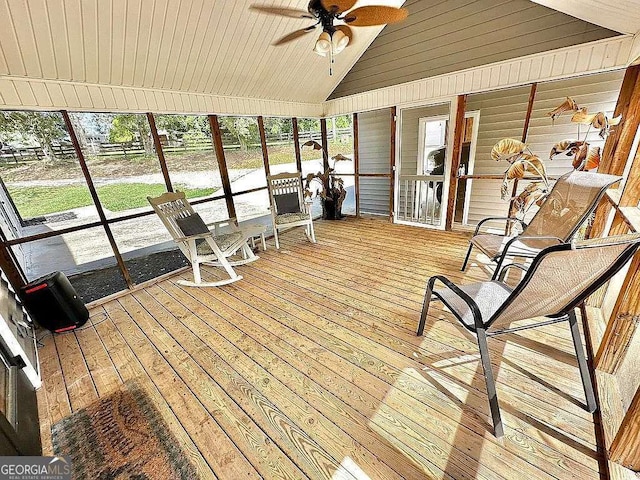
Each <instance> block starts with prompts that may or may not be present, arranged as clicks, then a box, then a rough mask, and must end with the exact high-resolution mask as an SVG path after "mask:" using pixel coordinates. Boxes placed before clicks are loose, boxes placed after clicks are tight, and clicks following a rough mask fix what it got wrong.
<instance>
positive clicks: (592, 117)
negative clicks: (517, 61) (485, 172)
mask: <svg viewBox="0 0 640 480" xmlns="http://www.w3.org/2000/svg"><path fill="white" fill-rule="evenodd" d="M564 112H574V113H573V115H572V117H571V121H572V122H573V123H576V124H577V125H578V127H577V128H578V135H577V137H578V139H577V140H572V139H568V140H562V141H560V142H558V143H556V144H555V145H554V146H553V148H552V149H551V152H550V154H549V160H553V159H554V158H555V157H557V156H559V155H566V156H569V157H571V156H573V160H572V165H573V168H574V169H575V170H594V169H596V168H598V166H599V165H600V155H601V153H600V147H595V146H591V145H589V143H588V142H587V138H588V135H589V133H590V132H591V129H592V128H595V129H597V130H599V135H600V137H601V138H603V139H604V138H606V137H607V136H608V135H609V133H611V127H614V126H616V125H618V124H619V123H620V121H621V119H622V117H620V116H618V117H615V118H609V117H607V116H606V115H605V113H604V112H598V113H595V114H589V113H588V111H587V108H586V107H579V106H578V104H577V103H576V102H575V100H573V99H572V98H571V97H567V98H566V100H565V101H564V102H563V103H562V104H561V105H559V106H558V107H556V108H554V109H553V110H552V111H550V112H549V113H547V115H548V116H550V117H551V119H552V121H555V119H556V118H558V117H559V116H560V115H562V114H563V113H564ZM580 125H588V128H587V129H586V132H585V133H584V136H583V137H582V140H580V137H581V135H580ZM491 158H492V159H494V160H496V161H501V160H505V161H507V162H508V163H509V164H510V165H509V168H507V170H506V171H505V172H504V179H503V182H502V187H501V190H500V192H501V197H502V199H503V200H504V199H506V198H507V195H508V192H509V187H510V185H511V182H512V181H513V180H514V179H522V178H526V174H527V172H529V173H530V174H532V175H531V176H533V177H536V178H539V179H540V180H539V181H536V182H532V183H530V184H529V185H528V186H527V187H526V188H525V189H524V190H523V191H522V192H521V193H520V194H519V195H517V196H515V197H513V198H512V199H511V200H513V202H512V204H511V208H510V211H509V216H518V215H520V216H521V217H524V215H525V214H526V212H527V211H528V210H529V209H530V208H531V207H532V206H533V205H534V204H536V205H538V206H540V205H541V204H542V202H544V200H545V198H546V197H547V195H548V194H549V192H550V191H551V188H550V184H549V178H548V176H547V170H546V167H545V163H544V161H543V160H542V159H541V158H540V157H538V156H537V155H534V154H533V152H531V150H530V149H529V147H528V145H527V144H526V143H524V142H521V141H519V140H514V139H512V138H504V139H502V140H500V141H499V142H498V143H496V144H495V145H494V147H493V149H492V150H491Z"/></svg>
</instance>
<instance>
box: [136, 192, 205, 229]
mask: <svg viewBox="0 0 640 480" xmlns="http://www.w3.org/2000/svg"><path fill="white" fill-rule="evenodd" d="M147 200H149V203H150V204H151V206H152V207H153V209H154V210H155V212H156V213H157V214H158V216H159V217H160V220H162V223H163V224H164V226H165V227H167V230H169V233H170V234H171V237H172V238H173V239H174V240H176V239H178V238H183V237H184V234H183V233H182V229H181V228H180V227H179V226H178V223H177V222H176V219H177V218H185V217H189V216H191V215H193V214H194V213H195V212H194V210H193V207H192V206H191V205H190V204H189V202H188V201H187V198H186V196H185V194H184V192H167V193H163V194H162V195H160V196H159V197H155V198H151V197H147Z"/></svg>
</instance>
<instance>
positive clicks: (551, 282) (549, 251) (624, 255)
mask: <svg viewBox="0 0 640 480" xmlns="http://www.w3.org/2000/svg"><path fill="white" fill-rule="evenodd" d="M638 248H640V233H633V234H627V235H618V236H614V237H605V238H596V239H591V240H583V241H580V242H577V243H575V244H573V245H572V244H563V245H555V246H552V247H549V248H546V249H545V250H543V251H542V252H540V254H539V255H538V256H537V257H536V258H535V259H534V261H533V263H532V265H531V267H530V268H529V270H528V271H527V273H526V274H525V276H524V278H523V279H522V281H521V282H520V283H519V284H518V286H517V287H516V288H515V289H514V290H513V292H512V293H511V294H510V295H509V297H508V298H507V300H506V301H505V302H504V303H503V305H502V306H501V307H500V308H499V309H498V310H497V311H496V312H495V313H494V315H493V316H492V318H491V319H489V321H488V322H487V327H489V326H491V329H499V328H500V327H504V326H506V325H508V324H509V323H511V322H515V321H518V320H524V319H528V318H534V317H541V316H553V315H557V314H562V313H565V312H567V311H568V309H570V308H573V307H575V306H577V305H579V304H580V302H582V301H583V300H584V299H586V297H588V296H589V295H591V293H593V292H594V291H595V290H596V289H597V288H599V287H600V286H602V285H603V284H604V283H605V282H606V281H607V280H609V279H610V278H611V277H612V276H613V275H614V274H615V273H616V272H617V271H618V270H620V269H621V268H622V267H623V266H624V264H625V263H626V262H627V261H628V260H629V259H630V258H631V256H632V255H633V254H634V253H635V252H636V251H637V250H638Z"/></svg>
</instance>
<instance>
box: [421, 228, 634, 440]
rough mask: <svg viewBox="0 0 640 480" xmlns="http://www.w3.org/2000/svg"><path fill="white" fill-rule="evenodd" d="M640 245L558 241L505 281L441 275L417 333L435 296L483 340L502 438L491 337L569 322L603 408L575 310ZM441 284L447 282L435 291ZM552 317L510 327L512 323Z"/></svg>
mask: <svg viewBox="0 0 640 480" xmlns="http://www.w3.org/2000/svg"><path fill="white" fill-rule="evenodd" d="M639 247H640V233H634V234H628V235H619V236H615V237H608V238H597V239H591V240H583V241H580V242H575V243H563V244H559V245H553V246H550V247H547V248H545V249H544V250H542V251H541V252H540V253H539V254H538V255H537V256H536V257H535V258H534V260H533V262H532V264H531V266H530V267H529V268H528V269H524V268H523V267H522V266H521V265H518V264H509V265H506V266H505V267H504V268H503V269H502V270H501V272H500V276H499V280H492V281H486V282H478V283H471V284H468V285H461V286H456V285H454V284H453V283H452V282H451V281H450V280H448V279H447V278H446V277H443V276H440V275H436V276H433V277H431V278H430V279H429V281H428V282H427V289H426V292H425V297H424V304H423V307H422V314H421V317H420V323H419V325H418V331H417V335H419V336H420V335H422V334H423V333H424V328H425V324H426V321H427V315H428V313H429V305H430V303H431V300H432V298H433V297H435V298H436V299H437V300H440V301H442V302H443V303H444V304H445V305H446V307H448V308H449V310H451V312H452V313H453V315H454V316H455V317H456V318H457V319H458V320H459V321H460V323H462V325H463V326H464V328H466V329H467V330H469V331H470V332H471V333H472V334H473V335H474V336H475V337H476V339H477V341H478V347H479V349H480V358H481V362H482V368H483V370H484V378H485V381H486V386H487V394H488V396H489V407H490V410H491V416H492V418H493V428H494V434H495V436H496V437H500V436H502V435H503V433H504V430H503V426H502V420H501V418H500V410H499V407H498V397H497V395H496V386H495V381H494V378H493V371H492V369H491V361H490V359H489V348H488V346H487V338H488V337H493V336H496V335H501V334H503V333H511V332H516V331H519V330H525V329H529V328H534V327H540V326H544V325H550V324H553V323H557V322H563V321H568V322H569V327H570V329H571V336H572V338H573V344H574V347H575V351H576V357H577V360H578V367H579V368H580V376H581V377H582V384H583V386H584V392H585V396H586V400H587V408H588V410H589V412H594V411H595V410H596V408H597V406H596V401H595V397H594V393H593V386H592V385H591V380H590V377H589V371H588V368H587V363H586V360H585V354H584V349H583V346H582V342H581V340H580V332H579V331H578V324H577V321H576V315H575V308H576V307H577V306H579V305H580V304H581V303H582V302H583V301H584V300H585V299H586V298H587V297H588V296H589V295H591V294H592V293H593V292H594V291H596V290H597V289H598V288H600V286H602V285H603V284H604V283H605V282H607V281H608V280H609V279H610V278H611V277H612V276H613V275H614V274H615V273H616V272H618V270H620V269H621V268H622V267H623V266H624V265H625V264H626V263H627V262H628V261H629V259H630V258H631V257H632V256H633V255H634V253H635V252H636V251H637V250H638V248H639ZM511 267H518V268H521V269H523V270H524V271H525V272H526V273H525V274H524V276H523V278H522V280H521V281H520V282H519V283H518V284H517V285H516V286H515V287H514V288H512V287H510V286H508V285H507V284H506V283H504V277H505V274H506V273H507V272H508V270H509V268H511ZM436 282H440V283H442V284H443V285H444V287H443V288H440V289H437V290H434V286H435V283H436ZM537 317H546V319H543V320H541V319H540V318H538V321H534V322H533V323H530V324H529V323H527V324H525V325H519V326H515V327H512V328H509V325H510V324H511V323H512V322H516V321H519V320H527V319H532V320H533V319H535V318H537Z"/></svg>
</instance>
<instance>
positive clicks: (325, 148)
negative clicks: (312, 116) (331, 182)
mask: <svg viewBox="0 0 640 480" xmlns="http://www.w3.org/2000/svg"><path fill="white" fill-rule="evenodd" d="M320 135H321V137H322V139H321V140H322V167H323V169H324V170H325V171H327V170H328V169H329V140H328V139H327V119H326V118H321V119H320Z"/></svg>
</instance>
